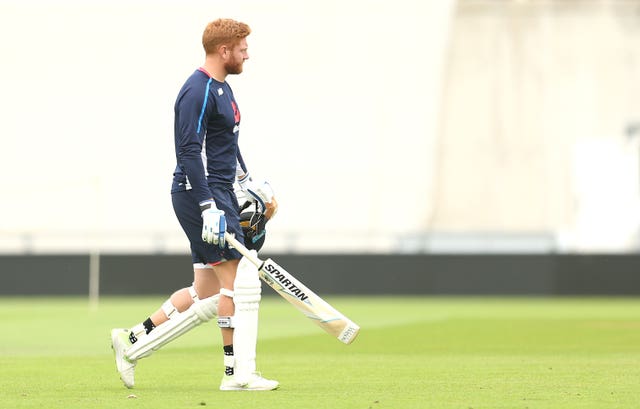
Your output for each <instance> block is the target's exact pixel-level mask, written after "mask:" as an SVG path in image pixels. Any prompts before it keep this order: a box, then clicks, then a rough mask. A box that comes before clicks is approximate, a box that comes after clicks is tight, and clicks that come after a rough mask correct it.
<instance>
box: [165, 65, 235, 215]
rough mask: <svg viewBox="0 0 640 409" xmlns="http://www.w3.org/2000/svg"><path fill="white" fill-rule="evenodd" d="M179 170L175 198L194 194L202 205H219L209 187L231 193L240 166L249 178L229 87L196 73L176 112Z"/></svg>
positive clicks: (180, 96) (181, 94)
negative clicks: (220, 186) (211, 201)
mask: <svg viewBox="0 0 640 409" xmlns="http://www.w3.org/2000/svg"><path fill="white" fill-rule="evenodd" d="M174 112H175V120H174V136H175V149H176V162H177V164H176V169H175V171H174V173H173V183H172V186H171V192H172V193H174V192H180V191H184V190H189V189H193V191H194V193H195V196H196V197H197V199H198V202H199V203H202V202H203V201H206V200H209V199H211V198H213V199H215V198H214V197H213V195H212V193H211V191H210V190H209V183H216V184H224V185H228V186H229V187H231V186H232V185H233V182H234V181H235V178H236V170H237V168H238V166H240V168H241V169H242V173H247V169H246V166H245V164H244V161H243V160H242V155H241V153H240V148H239V147H238V136H239V133H240V111H239V109H238V104H237V103H236V100H235V98H234V96H233V91H232V90H231V87H230V86H229V84H228V83H227V82H226V81H225V82H219V81H216V80H215V79H214V78H212V77H210V76H209V74H208V73H207V72H206V71H204V70H203V69H201V68H200V69H197V70H196V71H195V72H194V73H193V74H191V76H190V77H189V78H188V79H187V81H186V82H185V83H184V85H183V86H182V88H181V89H180V92H179V93H178V97H177V98H176V103H175V106H174Z"/></svg>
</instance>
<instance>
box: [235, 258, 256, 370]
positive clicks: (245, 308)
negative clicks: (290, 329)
mask: <svg viewBox="0 0 640 409" xmlns="http://www.w3.org/2000/svg"><path fill="white" fill-rule="evenodd" d="M252 252H253V253H256V252H255V250H252ZM254 256H257V255H256V254H254ZM261 292H262V287H261V286H260V277H259V276H258V268H257V267H256V266H255V265H254V264H253V263H252V262H251V261H249V260H248V259H247V258H246V257H242V259H241V260H240V263H239V264H238V270H237V272H236V280H235V282H234V293H235V295H234V297H233V303H234V304H235V313H234V316H233V322H234V326H235V328H234V330H233V353H234V356H235V369H234V375H235V377H236V380H239V382H240V381H242V380H243V379H249V377H250V376H251V375H252V374H253V373H254V372H256V343H257V340H258V310H259V308H260V298H261V295H260V294H261Z"/></svg>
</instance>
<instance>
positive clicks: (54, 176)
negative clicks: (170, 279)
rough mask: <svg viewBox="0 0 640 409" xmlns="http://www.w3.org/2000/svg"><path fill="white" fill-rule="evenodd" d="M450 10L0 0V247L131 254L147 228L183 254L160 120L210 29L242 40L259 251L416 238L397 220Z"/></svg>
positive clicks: (356, 0) (414, 169)
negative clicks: (271, 202) (260, 203)
mask: <svg viewBox="0 0 640 409" xmlns="http://www.w3.org/2000/svg"><path fill="white" fill-rule="evenodd" d="M453 6H454V1H453V0H448V1H437V2H436V1H432V2H423V1H417V0H415V1H412V0H399V1H394V2H388V1H366V0H352V1H340V0H327V1H323V2H317V3H316V2H314V3H312V2H298V1H293V0H279V1H271V2H264V1H260V0H236V1H193V0H191V1H180V2H174V1H146V0H144V1H142V0H141V1H108V2H106V1H100V2H98V1H95V2H91V1H87V2H83V1H71V0H66V1H58V2H47V1H2V2H0V56H1V57H0V58H1V59H2V63H1V65H0V95H1V97H0V115H1V120H0V138H1V141H2V142H1V148H0V189H1V191H2V193H1V195H2V199H1V200H0V233H1V234H0V238H1V239H0V252H2V251H4V252H10V251H17V250H20V249H24V247H25V245H26V246H27V247H29V248H30V249H32V250H35V251H72V250H74V249H84V248H86V247H102V248H106V249H107V250H108V249H113V250H114V251H121V250H122V249H129V250H131V251H136V250H138V249H139V250H145V249H148V248H153V246H157V245H158V244H157V240H156V239H155V238H149V237H150V236H153V235H154V234H155V236H158V235H162V238H161V240H162V241H163V244H161V245H160V246H161V247H162V248H164V249H165V250H167V249H168V250H176V249H178V250H184V249H186V243H185V242H184V239H183V238H182V232H181V231H180V229H179V226H178V224H177V222H176V221H175V217H174V215H173V211H172V209H171V205H170V197H169V186H170V181H171V172H172V171H173V168H174V166H175V165H174V152H173V134H172V129H173V111H172V109H173V103H174V98H175V96H176V94H177V91H178V89H179V88H180V86H181V85H182V83H183V81H184V80H185V79H186V77H187V76H188V75H189V74H190V73H191V72H192V71H193V70H194V69H195V68H197V67H198V66H199V65H200V64H201V63H202V61H203V52H202V49H201V45H200V37H201V33H202V30H203V28H204V26H205V25H206V23H207V22H208V21H210V20H213V19H215V18H218V17H232V18H236V19H238V20H241V21H245V22H247V23H249V24H250V25H251V27H252V29H253V34H252V35H251V36H250V37H249V46H250V49H249V52H250V57H251V58H250V60H249V61H248V62H247V63H246V64H245V72H244V73H243V74H242V75H241V76H238V77H229V78H228V81H229V83H230V84H231V86H232V87H233V88H234V92H235V94H236V97H237V99H238V102H239V105H240V109H241V111H242V115H243V121H242V129H241V146H242V148H243V153H244V156H245V158H246V160H247V162H248V164H249V166H250V169H251V170H252V173H253V174H254V175H257V176H264V177H265V178H267V179H268V180H270V182H271V183H272V184H273V186H274V187H275V190H276V194H277V197H278V199H279V203H280V213H279V215H278V217H277V218H276V219H274V220H273V222H272V223H271V228H270V237H271V239H270V244H271V246H272V248H274V249H277V248H278V247H280V248H284V247H287V246H289V245H290V244H292V243H291V240H290V238H291V237H293V236H292V233H300V234H301V235H299V236H298V237H300V239H299V241H298V242H297V243H296V245H297V246H299V247H300V246H301V247H302V248H304V247H305V246H306V247H307V248H311V249H318V250H323V249H335V247H336V246H337V245H338V244H337V241H335V239H332V238H331V237H332V235H333V234H336V233H335V232H343V233H344V234H345V235H348V236H349V240H348V243H346V244H345V245H348V246H351V247H355V248H358V247H363V246H372V247H371V248H373V249H375V248H380V249H388V248H389V247H390V246H391V245H392V242H393V239H389V240H387V238H386V237H385V236H382V240H378V239H377V237H380V236H378V235H377V233H379V232H381V231H386V230H388V231H389V232H390V233H392V234H393V235H396V234H398V235H401V234H403V233H405V232H411V231H416V230H421V229H424V228H426V221H427V220H426V219H427V218H426V217H423V221H418V222H417V224H416V220H415V219H413V218H406V217H404V215H405V214H407V213H408V214H417V215H422V214H427V213H428V211H429V206H430V204H429V203H430V202H429V201H428V193H429V191H430V190H431V187H430V184H431V177H430V176H431V174H432V170H431V166H432V165H433V162H434V161H433V157H432V155H433V152H434V149H432V148H433V145H434V140H435V133H436V129H437V114H438V102H439V98H440V92H441V91H440V84H441V71H442V67H443V58H444V57H443V56H444V55H445V47H446V44H447V35H448V30H449V23H450V21H451V13H452V12H453ZM398 201H401V202H402V206H401V207H399V206H398ZM97 232H100V233H99V234H97ZM306 232H310V233H312V234H306ZM303 233H305V234H303ZM155 236H154V237H155ZM305 237H306V238H307V240H310V241H309V242H308V243H306V244H305V243H304V238H305ZM366 239H368V240H366ZM371 240H373V242H372V241H371ZM154 243H155V244H154Z"/></svg>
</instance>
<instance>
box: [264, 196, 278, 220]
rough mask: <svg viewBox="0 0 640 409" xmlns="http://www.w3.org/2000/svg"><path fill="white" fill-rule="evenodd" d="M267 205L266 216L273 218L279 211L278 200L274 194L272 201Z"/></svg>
mask: <svg viewBox="0 0 640 409" xmlns="http://www.w3.org/2000/svg"><path fill="white" fill-rule="evenodd" d="M265 205H266V206H267V210H265V211H264V217H266V218H267V220H271V218H272V217H273V216H275V215H276V213H277V212H278V202H277V201H276V197H275V196H272V197H271V201H270V202H268V203H266V204H265Z"/></svg>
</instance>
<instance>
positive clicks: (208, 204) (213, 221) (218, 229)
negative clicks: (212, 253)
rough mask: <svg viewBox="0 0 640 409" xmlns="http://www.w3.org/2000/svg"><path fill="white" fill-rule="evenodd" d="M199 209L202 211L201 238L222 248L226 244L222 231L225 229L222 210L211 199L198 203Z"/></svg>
mask: <svg viewBox="0 0 640 409" xmlns="http://www.w3.org/2000/svg"><path fill="white" fill-rule="evenodd" d="M200 210H201V211H202V240H203V241H206V242H207V243H211V244H213V245H217V246H218V247H220V248H221V249H223V248H224V245H225V244H226V240H225V238H224V233H225V231H226V230H227V219H226V218H225V216H224V211H222V210H220V209H218V208H217V207H216V204H215V202H214V201H213V200H208V201H205V202H202V203H200Z"/></svg>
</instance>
